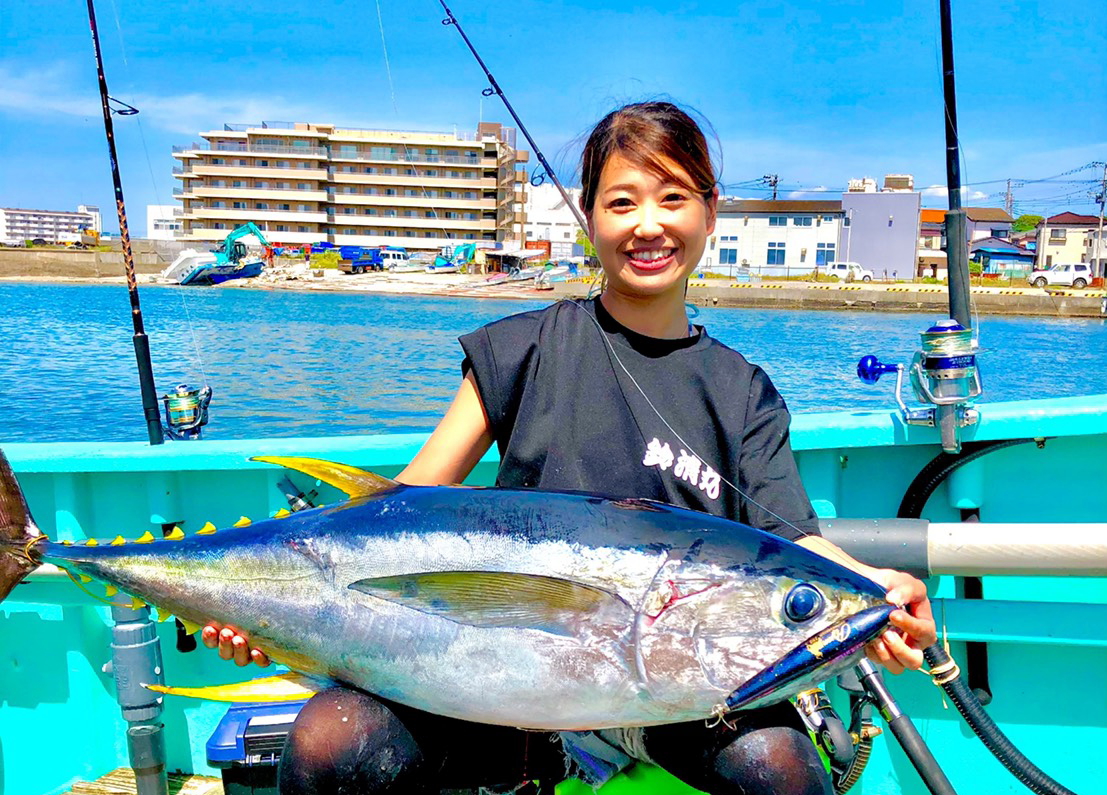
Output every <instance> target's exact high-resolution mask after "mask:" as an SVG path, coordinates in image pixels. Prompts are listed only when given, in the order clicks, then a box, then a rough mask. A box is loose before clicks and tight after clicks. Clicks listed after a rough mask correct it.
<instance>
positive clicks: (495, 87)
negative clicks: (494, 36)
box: [438, 0, 588, 230]
mask: <svg viewBox="0 0 1107 795" xmlns="http://www.w3.org/2000/svg"><path fill="white" fill-rule="evenodd" d="M438 2H439V3H441V4H442V8H443V9H445V11H446V18H445V19H444V20H442V24H443V25H453V26H454V27H455V28H457V32H458V33H460V34H461V38H462V40H464V42H465V46H466V47H468V48H469V52H471V53H473V57H474V58H476V59H477V63H478V64H480V68H481V69H483V70H484V75H485V77H487V78H488V85H489V87H488V88H486V89H484V90H483V91H481V94H482V95H484V96H486V97H490V96H492V95H493V94H495V95H496V96H498V97H499V98H500V99H501V100H502V101H503V103H504V107H506V108H507V112H508V113H510V114H511V118H512V119H514V120H515V124H516V125H517V126H518V127H519V131H520V132H522V133H523V137H524V138H526V139H527V143H529V144H530V148H531V149H533V150H534V156H535V157H537V158H538V162H539V163H541V164H542V168H543V169H544V170H545V172H546V174H547V175H548V176H549V178H550V179H551V180H552V181H553V184H554V185H555V186H556V187H557V190H558V192H559V193H560V194H561V198H562V199H564V201H565V206H566V207H568V208H569V210H570V211H572V213H573V217H575V218H576V219H577V223H578V224H580V228H581V229H584V230H587V229H588V223H587V222H586V221H585V220H584V215H583V214H582V213H581V211H580V208H579V207H577V205H576V202H574V201H573V200H572V198H571V197H570V196H569V192H568V191H566V190H565V187H564V186H563V185H562V184H561V180H559V179H558V178H557V174H555V173H554V170H553V169H552V168H550V164H549V163H548V162H546V157H545V155H543V154H542V150H541V149H539V148H538V144H536V143H535V142H534V139H533V138H531V137H530V132H528V131H527V128H526V126H525V125H524V124H523V120H522V119H520V118H519V114H518V113H516V112H515V108H513V107H511V103H510V102H509V101H508V99H507V95H506V94H504V92H503V89H502V88H500V84H499V83H497V82H496V78H495V77H493V76H492V72H491V71H489V69H488V67H487V66H486V65H485V63H484V59H483V58H481V57H480V54H479V53H478V52H477V49H476V47H474V46H473V43H472V42H471V41H469V37H468V36H466V35H465V31H464V30H462V29H461V23H460V22H458V21H457V17H455V16H454V12H453V11H451V10H450V7H449V6H448V5H446V0H438ZM532 184H541V183H533V182H532Z"/></svg>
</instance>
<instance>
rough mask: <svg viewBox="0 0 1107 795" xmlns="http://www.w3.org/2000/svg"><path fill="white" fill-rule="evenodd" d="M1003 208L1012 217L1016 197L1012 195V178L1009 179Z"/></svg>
mask: <svg viewBox="0 0 1107 795" xmlns="http://www.w3.org/2000/svg"><path fill="white" fill-rule="evenodd" d="M1003 209H1004V210H1006V211H1007V214H1008V215H1010V216H1011V217H1012V218H1013V217H1014V212H1015V198H1014V196H1012V195H1011V180H1007V193H1006V195H1005V196H1004V197H1003Z"/></svg>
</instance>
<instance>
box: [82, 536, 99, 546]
mask: <svg viewBox="0 0 1107 795" xmlns="http://www.w3.org/2000/svg"><path fill="white" fill-rule="evenodd" d="M85 546H86V547H98V546H100V542H99V541H97V540H96V539H95V538H90V539H88V540H87V541H85Z"/></svg>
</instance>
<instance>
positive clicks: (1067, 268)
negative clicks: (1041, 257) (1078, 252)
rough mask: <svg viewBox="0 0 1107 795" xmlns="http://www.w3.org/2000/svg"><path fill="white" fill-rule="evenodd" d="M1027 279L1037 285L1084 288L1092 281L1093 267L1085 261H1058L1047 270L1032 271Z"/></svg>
mask: <svg viewBox="0 0 1107 795" xmlns="http://www.w3.org/2000/svg"><path fill="white" fill-rule="evenodd" d="M1026 280H1027V281H1028V282H1030V283H1031V284H1032V285H1034V286H1035V287H1054V286H1061V287H1075V288H1076V289H1077V290H1083V289H1084V288H1085V287H1087V286H1088V285H1089V284H1091V283H1092V268H1091V266H1090V265H1088V264H1087V263H1084V262H1075V263H1072V264H1069V263H1058V264H1057V265H1054V266H1053V267H1052V268H1049V269H1047V270H1042V271H1039V270H1036V271H1031V273H1030V275H1029V276H1027V277H1026Z"/></svg>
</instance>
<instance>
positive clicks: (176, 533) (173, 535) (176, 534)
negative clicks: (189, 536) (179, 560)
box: [165, 525, 185, 541]
mask: <svg viewBox="0 0 1107 795" xmlns="http://www.w3.org/2000/svg"><path fill="white" fill-rule="evenodd" d="M165 537H166V538H167V539H169V540H170V541H180V540H181V539H182V538H184V537H185V534H184V530H182V529H181V528H179V527H177V526H176V525H174V526H173V529H172V530H170V531H169V532H168V533H167V534H166V536H165Z"/></svg>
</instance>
